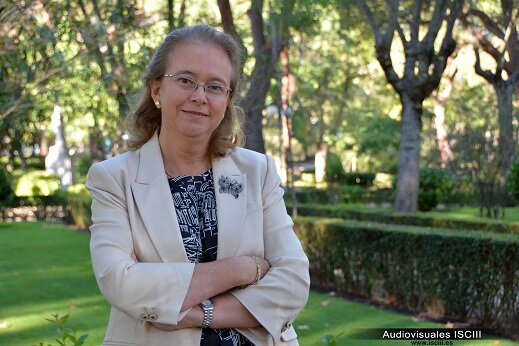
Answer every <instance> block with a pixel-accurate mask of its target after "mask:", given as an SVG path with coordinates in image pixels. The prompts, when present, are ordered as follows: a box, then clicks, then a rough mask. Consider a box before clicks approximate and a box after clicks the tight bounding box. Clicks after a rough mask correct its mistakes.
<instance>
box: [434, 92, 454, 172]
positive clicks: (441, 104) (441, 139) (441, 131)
mask: <svg viewBox="0 0 519 346" xmlns="http://www.w3.org/2000/svg"><path fill="white" fill-rule="evenodd" d="M445 104H446V101H445V100H437V99H435V102H434V124H435V127H436V139H437V141H438V150H439V151H440V161H441V166H442V168H447V167H449V166H450V163H451V160H452V151H451V147H450V144H449V140H448V137H447V125H446V124H445Z"/></svg>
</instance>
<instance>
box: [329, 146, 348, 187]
mask: <svg viewBox="0 0 519 346" xmlns="http://www.w3.org/2000/svg"><path fill="white" fill-rule="evenodd" d="M325 165H326V166H325V179H326V181H327V182H329V183H338V182H340V181H341V179H342V178H343V177H344V175H345V172H344V168H343V167H342V162H341V158H340V157H339V155H337V154H335V153H332V152H331V151H328V152H327V153H326V163H325Z"/></svg>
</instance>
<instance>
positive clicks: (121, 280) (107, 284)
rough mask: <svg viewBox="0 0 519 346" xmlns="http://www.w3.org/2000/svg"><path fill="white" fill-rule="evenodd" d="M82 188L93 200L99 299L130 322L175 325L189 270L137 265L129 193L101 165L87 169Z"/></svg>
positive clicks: (92, 228) (180, 266)
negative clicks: (86, 190) (137, 320)
mask: <svg viewBox="0 0 519 346" xmlns="http://www.w3.org/2000/svg"><path fill="white" fill-rule="evenodd" d="M86 187H87V188H88V190H89V191H90V193H91V195H92V222H93V224H92V226H90V232H91V238H90V253H91V257H92V265H93V269H94V273H95V276H96V279H97V283H98V286H99V289H100V291H101V293H102V294H103V296H104V297H105V298H106V299H107V300H108V302H109V303H110V304H111V305H112V306H114V307H116V308H117V309H119V310H121V311H123V312H125V313H126V314H128V315H130V316H132V317H134V318H137V319H143V320H156V321H158V322H163V323H169V324H177V323H178V321H179V320H180V319H181V318H182V317H183V315H181V312H180V309H181V307H182V304H183V302H184V299H185V296H186V294H187V291H188V288H189V284H190V282H191V277H192V275H193V270H194V264H192V263H136V262H135V261H134V260H133V259H132V257H131V255H132V253H133V252H134V248H133V238H132V229H131V226H130V222H129V216H128V203H127V198H131V192H130V191H125V189H124V188H123V185H122V184H121V182H119V181H118V180H117V179H116V178H115V177H114V175H113V174H111V172H110V171H109V170H108V169H107V168H106V167H105V166H104V165H103V163H99V164H95V165H93V166H92V167H91V169H90V171H89V173H88V180H87V183H86Z"/></svg>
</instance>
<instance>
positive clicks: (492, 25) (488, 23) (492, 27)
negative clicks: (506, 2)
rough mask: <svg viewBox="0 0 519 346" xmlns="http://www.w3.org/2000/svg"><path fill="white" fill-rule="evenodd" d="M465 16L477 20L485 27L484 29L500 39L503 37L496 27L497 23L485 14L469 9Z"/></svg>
mask: <svg viewBox="0 0 519 346" xmlns="http://www.w3.org/2000/svg"><path fill="white" fill-rule="evenodd" d="M467 14H469V15H473V16H475V17H477V18H479V19H480V20H481V21H482V22H483V25H485V28H486V29H487V30H488V31H490V32H491V33H493V34H494V35H496V36H497V37H499V38H500V39H503V38H504V37H505V33H504V32H503V31H502V30H501V29H500V28H499V25H497V23H496V22H494V21H493V20H492V19H491V18H490V17H489V16H488V15H487V14H486V13H485V12H482V11H480V10H478V9H477V8H470V9H469V10H468V13H467Z"/></svg>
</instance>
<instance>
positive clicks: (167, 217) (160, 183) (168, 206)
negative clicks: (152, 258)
mask: <svg viewBox="0 0 519 346" xmlns="http://www.w3.org/2000/svg"><path fill="white" fill-rule="evenodd" d="M131 188H132V192H133V196H134V198H135V203H136V205H137V208H138V210H139V212H140V215H141V218H142V220H143V222H144V224H145V225H146V229H147V231H148V234H149V236H150V238H151V240H152V242H153V244H154V245H155V248H156V249H157V252H158V254H159V256H160V258H161V259H162V261H163V262H189V260H188V259H187V255H186V251H185V249H184V244H183V241H182V236H181V234H180V229H179V226H178V220H177V214H176V212H175V206H174V204H173V199H172V197H171V192H170V189H169V184H168V181H167V179H166V175H165V173H164V163H163V161H162V154H161V151H160V146H159V141H158V135H157V133H155V135H154V136H153V137H152V138H151V139H150V140H149V141H148V142H147V143H146V144H144V145H143V146H142V147H141V149H140V153H139V170H138V172H137V177H136V179H135V182H133V183H132V184H131Z"/></svg>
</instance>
